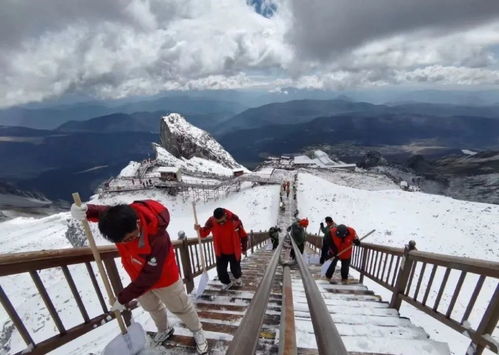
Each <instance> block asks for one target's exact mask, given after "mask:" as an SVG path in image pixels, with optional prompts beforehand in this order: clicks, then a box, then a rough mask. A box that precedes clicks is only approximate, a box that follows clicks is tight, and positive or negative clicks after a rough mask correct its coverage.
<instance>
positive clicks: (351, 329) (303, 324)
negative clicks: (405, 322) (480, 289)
mask: <svg viewBox="0 0 499 355" xmlns="http://www.w3.org/2000/svg"><path fill="white" fill-rule="evenodd" d="M335 326H336V328H337V329H338V332H339V333H340V335H341V336H358V337H364V336H370V337H385V336H386V337H391V338H401V339H422V340H424V339H428V335H427V334H426V332H425V331H424V330H423V329H422V328H421V327H415V326H412V327H398V326H393V327H391V326H379V325H372V324H345V323H337V322H335ZM296 328H297V329H300V330H301V331H305V332H307V333H309V334H311V335H312V336H314V335H313V334H314V330H313V326H312V322H311V321H310V320H303V319H299V320H296Z"/></svg>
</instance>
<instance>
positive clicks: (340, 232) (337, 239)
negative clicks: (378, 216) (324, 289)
mask: <svg viewBox="0 0 499 355" xmlns="http://www.w3.org/2000/svg"><path fill="white" fill-rule="evenodd" d="M329 236H330V238H331V243H330V249H329V255H330V256H332V257H333V261H332V262H331V265H330V266H329V268H328V269H327V271H326V277H327V278H328V279H330V281H331V277H332V276H333V274H334V270H335V269H336V264H337V263H338V260H341V281H342V283H346V282H347V280H348V269H349V268H350V259H351V258H352V248H351V246H352V244H355V245H360V241H359V238H358V237H357V233H356V232H355V229H353V228H351V227H347V226H345V225H344V224H340V225H339V226H337V227H335V228H332V229H331V230H330V231H329ZM348 248H350V249H348ZM346 249H348V250H346ZM331 282H332V283H335V282H334V281H331Z"/></svg>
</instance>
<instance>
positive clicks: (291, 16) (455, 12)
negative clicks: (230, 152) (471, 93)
mask: <svg viewBox="0 0 499 355" xmlns="http://www.w3.org/2000/svg"><path fill="white" fill-rule="evenodd" d="M269 1H270V0H266V1H265V4H266V6H269ZM273 2H274V3H276V4H277V11H276V12H275V13H274V15H273V16H272V17H271V18H266V17H263V16H261V15H259V14H257V13H256V12H255V11H254V9H253V7H251V6H249V5H247V4H246V1H244V0H205V1H197V0H169V1H160V0H89V1H86V2H85V5H84V6H83V5H82V4H81V2H79V1H76V0H65V1H62V0H52V1H45V2H43V5H42V3H40V2H32V1H28V0H16V1H14V0H6V2H4V4H3V5H2V13H1V14H0V33H2V35H1V36H0V74H1V75H0V107H7V106H11V105H15V104H20V103H26V102H30V101H41V100H44V99H47V98H50V97H57V96H59V95H63V94H68V93H71V94H78V93H84V94H85V95H95V96H98V97H106V98H121V97H126V96H129V95H148V94H155V93H158V92H161V91H163V90H171V89H181V90H187V89H221V88H225V89H230V88H243V87H263V88H268V89H279V87H287V86H295V87H298V88H333V89H334V88H356V87H373V86H374V87H376V86H381V85H397V84H399V83H411V82H412V83H414V84H418V83H432V82H434V83H449V84H456V85H482V84H491V85H496V84H497V79H496V78H497V75H498V74H497V73H498V70H499V64H498V62H499V60H498V53H499V52H498V51H497V50H495V51H494V50H491V49H492V48H497V46H499V15H498V12H499V5H497V4H499V3H497V2H491V1H489V0H476V1H475V2H473V6H471V8H470V6H469V4H470V2H469V1H468V0H432V1H429V0H408V1H405V2H404V3H403V4H402V3H397V5H393V2H392V1H391V0H378V1H375V2H369V4H367V3H366V2H362V4H361V3H358V2H356V1H349V0H335V1H330V0H311V1H301V0H274V1H273ZM496 3H497V4H496ZM390 4H391V6H389V5H390ZM361 5H362V6H361ZM442 9H445V10H446V11H442Z"/></svg>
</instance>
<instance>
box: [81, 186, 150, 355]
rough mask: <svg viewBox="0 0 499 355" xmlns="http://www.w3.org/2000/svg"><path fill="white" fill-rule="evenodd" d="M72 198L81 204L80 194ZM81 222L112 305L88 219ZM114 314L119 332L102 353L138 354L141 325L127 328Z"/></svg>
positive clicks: (141, 346)
mask: <svg viewBox="0 0 499 355" xmlns="http://www.w3.org/2000/svg"><path fill="white" fill-rule="evenodd" d="M73 200H74V202H75V204H76V205H77V206H81V199H80V194H78V192H75V193H73ZM81 223H82V224H83V229H84V230H85V234H86V235H87V239H88V244H90V248H91V249H92V254H93V255H94V259H95V262H96V263H97V267H98V269H99V273H100V275H101V278H102V282H103V283H104V287H105V288H106V291H107V295H108V298H109V304H110V305H112V304H113V303H114V302H115V301H116V298H115V297H114V293H113V289H112V288H111V285H110V284H109V280H108V277H107V273H106V270H105V269H104V265H103V264H102V259H101V257H100V254H99V252H98V250H97V245H96V244H95V240H94V236H93V235H92V231H91V230H90V226H89V225H88V221H87V220H86V219H84V220H83V221H81ZM114 316H115V317H116V320H117V321H118V324H119V326H120V329H121V334H120V335H118V336H116V337H115V338H114V339H113V340H111V342H110V343H109V344H107V345H106V347H105V348H104V352H103V354H104V355H115V354H119V355H134V354H138V353H139V352H140V351H141V350H143V349H144V347H145V345H146V337H145V332H144V329H143V328H142V326H141V325H140V324H139V323H132V325H131V326H130V327H129V328H128V329H127V327H126V325H125V322H124V321H123V318H122V317H121V312H119V311H115V312H114Z"/></svg>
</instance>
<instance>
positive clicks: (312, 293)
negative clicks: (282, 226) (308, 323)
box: [286, 234, 347, 355]
mask: <svg viewBox="0 0 499 355" xmlns="http://www.w3.org/2000/svg"><path fill="white" fill-rule="evenodd" d="M286 238H289V239H290V240H291V243H292V245H293V250H294V252H295V259H296V262H297V263H298V268H299V270H300V274H301V278H302V282H303V288H304V290H305V295H306V296H307V303H308V308H309V310H310V317H311V319H312V325H313V326H314V334H315V339H316V341H317V347H318V349H319V354H333V353H334V354H335V355H346V354H347V349H346V348H345V344H343V340H341V336H340V333H339V332H338V329H336V326H335V325H334V322H333V320H332V319H331V315H330V314H329V310H328V309H327V306H326V303H325V302H324V299H323V298H322V296H321V293H320V291H319V288H318V287H317V284H316V283H315V280H314V279H313V277H312V275H311V274H310V271H309V270H308V267H307V266H306V265H305V263H304V262H303V258H302V256H301V252H300V250H299V249H298V247H297V246H296V243H295V241H294V240H293V238H291V237H290V236H289V234H288V235H286Z"/></svg>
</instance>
